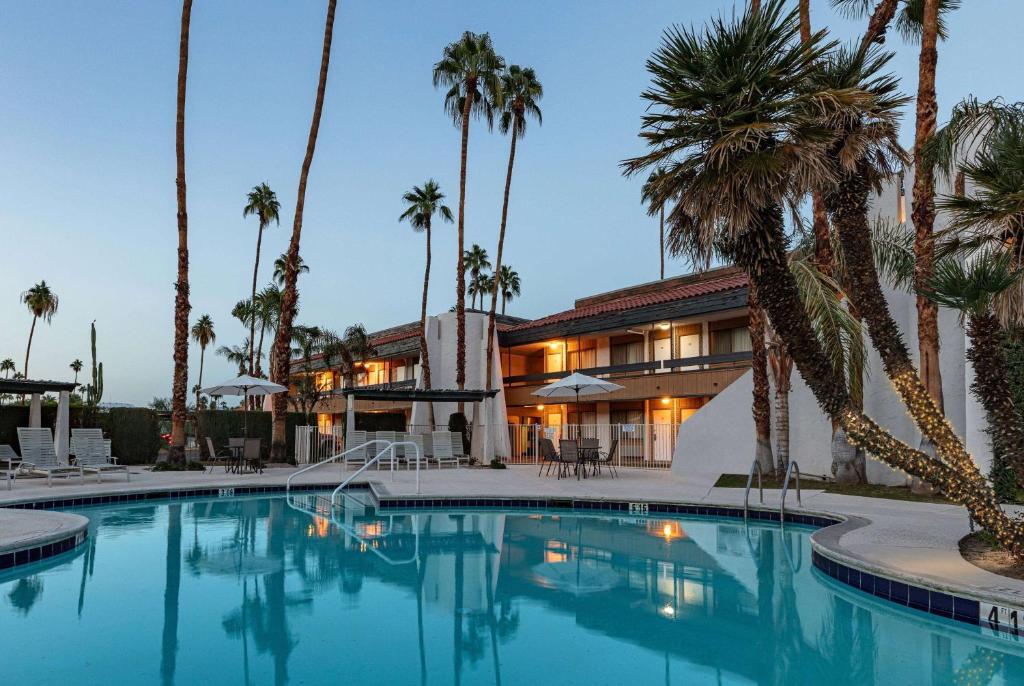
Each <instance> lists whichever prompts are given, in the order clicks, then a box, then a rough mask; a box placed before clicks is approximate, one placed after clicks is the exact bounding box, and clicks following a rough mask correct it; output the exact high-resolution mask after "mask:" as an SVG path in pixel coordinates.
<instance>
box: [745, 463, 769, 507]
mask: <svg viewBox="0 0 1024 686" xmlns="http://www.w3.org/2000/svg"><path fill="white" fill-rule="evenodd" d="M755 471H756V472H757V490H758V491H759V493H760V497H761V504H762V505H764V484H763V483H761V464H760V463H759V462H758V461H757V460H754V462H753V464H751V465H750V474H748V475H747V490H745V491H744V492H743V518H744V519H746V518H747V501H748V500H749V499H750V487H751V486H752V485H753V483H754V472H755Z"/></svg>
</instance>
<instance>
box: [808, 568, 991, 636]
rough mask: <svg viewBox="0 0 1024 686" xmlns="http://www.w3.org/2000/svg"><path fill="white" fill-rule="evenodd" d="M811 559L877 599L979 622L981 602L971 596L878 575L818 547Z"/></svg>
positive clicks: (938, 614)
mask: <svg viewBox="0 0 1024 686" xmlns="http://www.w3.org/2000/svg"><path fill="white" fill-rule="evenodd" d="M811 562H812V564H813V565H814V566H815V567H817V568H818V570H819V571H820V572H821V573H823V574H825V575H826V576H829V577H832V578H833V579H835V580H836V581H838V582H839V583H842V584H846V585H847V586H852V587H853V588H856V589H858V590H859V591H861V592H863V593H867V594H869V595H873V596H875V597H876V598H882V599H883V600H888V601H889V602H891V603H896V604H897V605H902V606H904V607H909V608H911V609H913V610H918V611H920V612H927V613H929V614H933V615H936V616H939V617H945V618H946V619H954V620H956V621H958V622H963V623H964V624H971V625H973V626H978V624H979V619H980V611H979V610H980V603H979V602H978V601H977V600H974V599H972V598H963V597H960V596H956V595H952V594H950V593H944V592H943V591H935V590H932V589H929V588H925V587H923V586H915V585H913V584H908V583H906V582H905V581H898V580H896V579H892V578H890V577H885V576H881V575H879V574H871V573H870V572H865V571H863V570H860V569H857V568H856V567H850V566H847V565H844V564H843V563H841V562H836V561H835V560H833V559H831V558H829V557H826V556H825V555H822V554H821V553H819V552H818V551H817V550H813V551H811Z"/></svg>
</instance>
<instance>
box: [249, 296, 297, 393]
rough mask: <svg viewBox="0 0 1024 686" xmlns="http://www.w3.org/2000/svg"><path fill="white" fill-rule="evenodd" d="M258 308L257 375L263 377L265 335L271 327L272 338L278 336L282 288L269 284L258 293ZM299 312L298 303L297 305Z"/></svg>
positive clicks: (271, 371) (271, 372)
mask: <svg viewBox="0 0 1024 686" xmlns="http://www.w3.org/2000/svg"><path fill="white" fill-rule="evenodd" d="M256 309H257V312H258V313H259V315H258V316H259V319H260V340H259V343H258V344H257V346H256V376H258V377H259V378H263V365H262V359H263V336H264V334H265V333H266V331H267V329H270V331H271V333H272V336H271V337H272V338H273V337H276V336H277V329H278V327H279V326H280V323H281V289H280V288H278V286H277V285H276V284H273V283H271V284H268V285H267V286H266V287H265V288H264V289H263V290H262V291H260V292H259V293H257V294H256ZM295 309H296V312H298V304H296V306H295ZM270 362H271V365H270V367H271V368H270V375H271V376H273V375H274V373H273V371H274V370H273V362H274V361H273V359H271V360H270Z"/></svg>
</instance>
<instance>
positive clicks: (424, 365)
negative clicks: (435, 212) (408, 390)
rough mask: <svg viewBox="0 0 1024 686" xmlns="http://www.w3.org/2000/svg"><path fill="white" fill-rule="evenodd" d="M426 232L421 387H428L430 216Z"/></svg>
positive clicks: (421, 312) (421, 318) (421, 321)
mask: <svg viewBox="0 0 1024 686" xmlns="http://www.w3.org/2000/svg"><path fill="white" fill-rule="evenodd" d="M424 228H425V229H426V232H427V266H426V267H425V268H424V270H423V304H422V305H421V307H420V371H421V373H422V374H423V388H425V389H429V388H430V350H429V349H428V348H427V291H428V289H429V288H430V218H429V217H428V218H427V221H426V224H425V227H424Z"/></svg>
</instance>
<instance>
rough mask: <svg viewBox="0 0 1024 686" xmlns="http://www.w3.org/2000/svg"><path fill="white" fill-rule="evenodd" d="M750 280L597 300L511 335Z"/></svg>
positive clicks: (724, 279)
mask: <svg viewBox="0 0 1024 686" xmlns="http://www.w3.org/2000/svg"><path fill="white" fill-rule="evenodd" d="M746 286H747V276H746V274H743V273H735V272H733V273H730V274H726V275H723V276H720V277H717V278H710V279H707V280H700V281H690V282H687V283H682V284H678V285H668V286H667V287H665V288H661V289H656V290H649V291H646V292H643V293H638V294H630V295H623V296H622V297H618V298H612V299H608V300H600V301H598V302H593V301H594V298H588V299H587V300H584V301H581V302H579V303H577V307H574V308H573V309H571V310H565V311H564V312H558V313H557V314H552V315H548V316H547V317H541V318H540V319H534V320H532V321H529V322H524V323H522V324H518V325H516V326H513V327H510V328H509V329H508V330H509V331H523V330H526V329H533V328H536V327H538V326H546V325H548V324H560V323H562V322H568V321H573V320H575V319H583V318H585V317H591V316H594V315H598V314H605V313H607V312H622V311H625V310H633V309H636V308H640V307H647V306H648V305H659V304H662V303H668V302H673V301H676V300H686V299H688V298H695V297H698V296H702V295H711V294H713V293H721V292H723V291H731V290H733V289H736V288H746Z"/></svg>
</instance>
